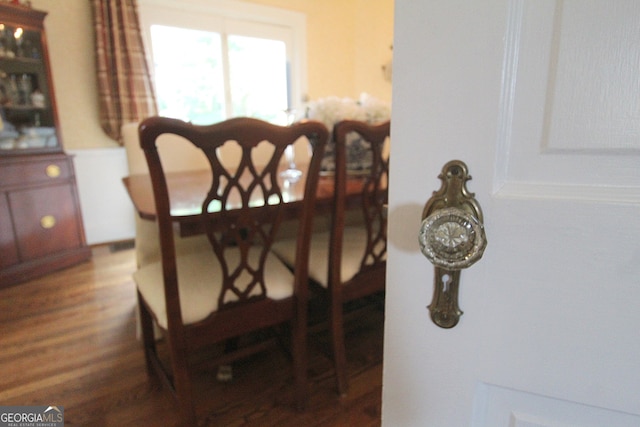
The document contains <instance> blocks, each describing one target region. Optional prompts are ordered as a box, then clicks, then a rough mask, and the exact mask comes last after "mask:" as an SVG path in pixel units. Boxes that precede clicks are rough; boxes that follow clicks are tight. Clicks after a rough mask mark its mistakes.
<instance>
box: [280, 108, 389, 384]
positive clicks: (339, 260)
mask: <svg viewBox="0 0 640 427" xmlns="http://www.w3.org/2000/svg"><path fill="white" fill-rule="evenodd" d="M390 126H391V125H390V122H388V121H387V122H385V123H380V124H368V123H366V122H361V121H355V120H348V121H342V122H340V123H338V124H336V125H335V127H334V130H333V138H334V142H335V181H334V182H335V184H334V185H335V193H334V203H333V206H332V212H331V226H330V230H329V231H326V232H319V233H314V234H313V236H312V240H311V250H310V254H311V255H310V264H309V277H310V280H311V283H312V285H313V287H314V289H316V290H318V291H319V292H321V294H322V295H323V296H326V297H327V298H326V299H327V300H328V317H329V327H330V331H331V343H332V350H333V357H334V365H335V371H336V379H337V386H338V392H339V393H340V394H341V395H344V394H346V392H347V389H348V381H347V361H346V349H345V339H344V320H343V317H344V316H343V307H344V304H345V303H347V302H349V301H354V300H356V299H360V298H364V297H366V296H370V295H373V294H377V293H382V292H383V291H384V289H385V273H386V255H387V222H386V205H387V182H388V174H389V156H388V143H389V135H390ZM353 133H355V134H357V135H359V136H360V137H361V138H362V140H363V144H361V145H362V147H365V149H367V150H369V151H370V152H371V156H370V158H371V166H370V167H368V168H366V169H364V170H358V171H353V172H350V171H348V170H347V148H348V147H347V141H348V140H353V137H354V134H353ZM366 157H369V156H366ZM273 250H274V252H276V253H277V254H278V256H279V257H280V258H281V259H282V260H283V261H284V262H285V263H287V264H289V265H294V262H295V241H293V240H284V241H280V242H277V243H276V244H275V245H274V248H273Z"/></svg>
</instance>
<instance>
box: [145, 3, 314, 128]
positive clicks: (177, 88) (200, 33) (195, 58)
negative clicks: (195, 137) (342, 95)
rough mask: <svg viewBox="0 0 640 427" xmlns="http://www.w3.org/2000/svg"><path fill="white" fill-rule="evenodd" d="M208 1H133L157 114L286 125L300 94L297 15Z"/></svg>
mask: <svg viewBox="0 0 640 427" xmlns="http://www.w3.org/2000/svg"><path fill="white" fill-rule="evenodd" d="M208 3H209V4H208ZM210 3H211V2H207V1H206V0H197V1H189V2H187V1H180V2H177V1H173V0H169V1H168V0H141V2H140V20H141V25H142V31H143V36H144V39H145V44H146V46H147V52H148V54H149V55H150V66H151V72H152V75H153V78H154V84H155V89H156V95H157V99H158V104H159V105H158V108H159V113H160V114H161V115H163V116H169V117H175V118H179V119H183V120H187V121H191V122H193V123H196V124H210V123H215V122H218V121H221V120H224V119H226V118H229V117H235V116H249V117H256V118H260V119H263V120H267V121H271V122H274V123H280V124H283V123H285V122H286V120H287V115H286V110H287V109H291V108H296V107H298V105H297V103H298V101H299V100H301V99H302V96H303V95H302V94H303V93H304V92H305V82H306V76H305V72H304V67H303V66H302V64H303V58H304V57H305V53H304V49H305V38H306V29H305V21H304V16H303V15H301V14H298V13H294V12H289V11H283V10H281V9H274V8H270V7H265V6H259V5H253V4H249V3H241V2H237V1H234V2H224V1H222V2H216V5H211V4H210Z"/></svg>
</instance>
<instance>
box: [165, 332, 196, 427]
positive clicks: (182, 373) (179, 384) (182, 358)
mask: <svg viewBox="0 0 640 427" xmlns="http://www.w3.org/2000/svg"><path fill="white" fill-rule="evenodd" d="M169 335H170V336H168V337H167V345H168V347H169V357H170V360H171V370H172V373H173V389H174V390H173V392H174V397H175V398H176V400H177V401H178V408H179V410H180V414H181V416H182V419H183V421H184V425H185V426H186V425H191V426H195V425H197V422H196V410H195V404H194V401H193V391H192V388H191V377H190V375H189V367H188V361H187V355H186V352H185V350H184V349H185V347H184V343H183V342H177V343H176V342H172V338H173V339H176V338H177V337H176V335H177V334H175V333H174V334H169Z"/></svg>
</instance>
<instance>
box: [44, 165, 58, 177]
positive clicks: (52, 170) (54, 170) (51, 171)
mask: <svg viewBox="0 0 640 427" xmlns="http://www.w3.org/2000/svg"><path fill="white" fill-rule="evenodd" d="M45 173H46V174H47V176H48V177H49V178H57V177H59V176H60V166H58V165H49V166H47V168H46V169H45Z"/></svg>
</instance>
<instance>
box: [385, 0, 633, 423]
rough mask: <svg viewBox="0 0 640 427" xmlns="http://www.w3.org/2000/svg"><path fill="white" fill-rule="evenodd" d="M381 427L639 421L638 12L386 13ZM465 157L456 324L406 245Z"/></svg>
mask: <svg viewBox="0 0 640 427" xmlns="http://www.w3.org/2000/svg"><path fill="white" fill-rule="evenodd" d="M395 7H396V10H395V25H394V28H395V40H394V67H393V72H394V75H393V118H392V137H391V140H392V151H391V159H392V163H391V181H390V182H391V187H390V188H391V195H390V206H389V208H390V209H389V219H390V225H389V227H390V229H389V242H390V245H389V258H388V259H389V263H388V271H387V306H386V310H387V311H386V325H385V353H384V378H383V410H382V418H383V425H384V426H387V427H396V426H402V427H404V426H427V427H457V426H483V427H502V426H509V427H525V426H526V427H534V426H535V427H542V426H544V427H550V426H554V427H558V426H572V427H575V426H589V427H592V426H601V427H611V426H634V427H637V426H640V24H639V23H640V2H637V1H635V0H615V1H611V0H484V1H468V0H446V1H442V0H420V1H417V0H416V1H397V2H396V3H395ZM452 159H460V160H462V161H464V162H465V163H466V164H467V166H468V168H469V172H470V174H471V175H472V177H473V179H472V180H471V181H469V182H468V184H467V186H468V189H469V190H470V191H471V192H474V193H475V197H476V198H477V200H478V201H479V203H480V205H481V206H482V209H483V211H484V219H485V221H484V224H485V230H486V234H487V240H488V246H487V249H486V251H485V253H484V256H483V258H482V259H481V260H480V261H478V262H477V263H476V264H475V265H473V266H471V267H470V268H468V269H466V270H463V271H462V274H461V280H460V282H461V283H460V300H459V304H460V308H461V309H462V310H463V311H464V314H463V315H462V317H461V319H460V322H459V323H458V325H457V326H455V327H454V328H452V329H443V328H440V327H438V326H436V325H435V324H434V323H433V322H432V321H431V319H430V317H429V312H428V310H427V308H426V307H427V305H429V304H430V303H431V298H432V293H433V287H434V283H433V282H434V278H433V267H432V266H431V265H430V264H429V263H428V261H427V260H426V259H425V258H424V257H423V256H422V254H421V253H420V251H419V249H418V243H417V235H418V230H419V225H420V216H421V211H422V207H423V206H424V203H425V201H426V200H427V199H428V198H429V197H430V196H431V194H432V192H433V191H434V190H437V189H438V188H439V187H440V181H439V180H438V179H437V176H438V174H439V173H440V170H441V168H442V166H443V165H444V164H445V163H446V162H448V161H449V160H452Z"/></svg>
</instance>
